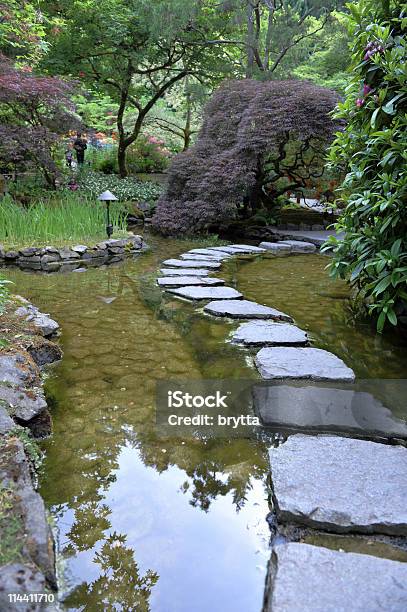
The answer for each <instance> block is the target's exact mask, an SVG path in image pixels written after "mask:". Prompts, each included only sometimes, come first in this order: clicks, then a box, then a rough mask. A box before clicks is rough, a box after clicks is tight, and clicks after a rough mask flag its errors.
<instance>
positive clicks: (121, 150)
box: [117, 142, 127, 178]
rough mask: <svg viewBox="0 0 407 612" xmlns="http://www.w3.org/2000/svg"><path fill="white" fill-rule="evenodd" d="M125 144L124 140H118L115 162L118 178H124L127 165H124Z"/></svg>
mask: <svg viewBox="0 0 407 612" xmlns="http://www.w3.org/2000/svg"><path fill="white" fill-rule="evenodd" d="M126 148H127V147H126V145H125V143H124V142H119V148H118V151H117V163H118V166H119V175H120V178H126V176H127V166H126Z"/></svg>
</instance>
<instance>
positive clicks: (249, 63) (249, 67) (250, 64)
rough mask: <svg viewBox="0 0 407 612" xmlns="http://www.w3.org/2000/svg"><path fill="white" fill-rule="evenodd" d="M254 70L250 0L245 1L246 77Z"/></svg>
mask: <svg viewBox="0 0 407 612" xmlns="http://www.w3.org/2000/svg"><path fill="white" fill-rule="evenodd" d="M253 72H254V16H253V5H252V3H251V0H248V2H247V66H246V78H247V79H251V78H252V77H253Z"/></svg>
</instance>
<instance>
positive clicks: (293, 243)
mask: <svg viewBox="0 0 407 612" xmlns="http://www.w3.org/2000/svg"><path fill="white" fill-rule="evenodd" d="M279 244H286V245H288V246H290V247H291V252H292V253H315V251H316V250H317V247H316V246H315V244H313V243H312V242H302V241H300V240H284V241H282V242H280V243H279Z"/></svg>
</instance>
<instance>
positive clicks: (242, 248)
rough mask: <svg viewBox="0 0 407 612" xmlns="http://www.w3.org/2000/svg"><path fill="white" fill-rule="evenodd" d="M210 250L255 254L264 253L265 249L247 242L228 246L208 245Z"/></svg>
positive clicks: (235, 253) (234, 253) (236, 253)
mask: <svg viewBox="0 0 407 612" xmlns="http://www.w3.org/2000/svg"><path fill="white" fill-rule="evenodd" d="M208 250H210V251H221V252H222V253H229V254H230V255H239V254H241V255H247V254H252V253H253V254H256V253H259V254H260V253H265V252H266V250H265V249H261V248H260V247H256V246H251V245H249V244H230V245H228V246H220V247H208Z"/></svg>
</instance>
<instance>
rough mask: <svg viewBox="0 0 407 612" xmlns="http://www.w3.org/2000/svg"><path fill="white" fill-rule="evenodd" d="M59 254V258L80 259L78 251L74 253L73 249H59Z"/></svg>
mask: <svg viewBox="0 0 407 612" xmlns="http://www.w3.org/2000/svg"><path fill="white" fill-rule="evenodd" d="M59 255H60V257H61V259H80V255H79V253H75V251H71V249H60V250H59Z"/></svg>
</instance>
